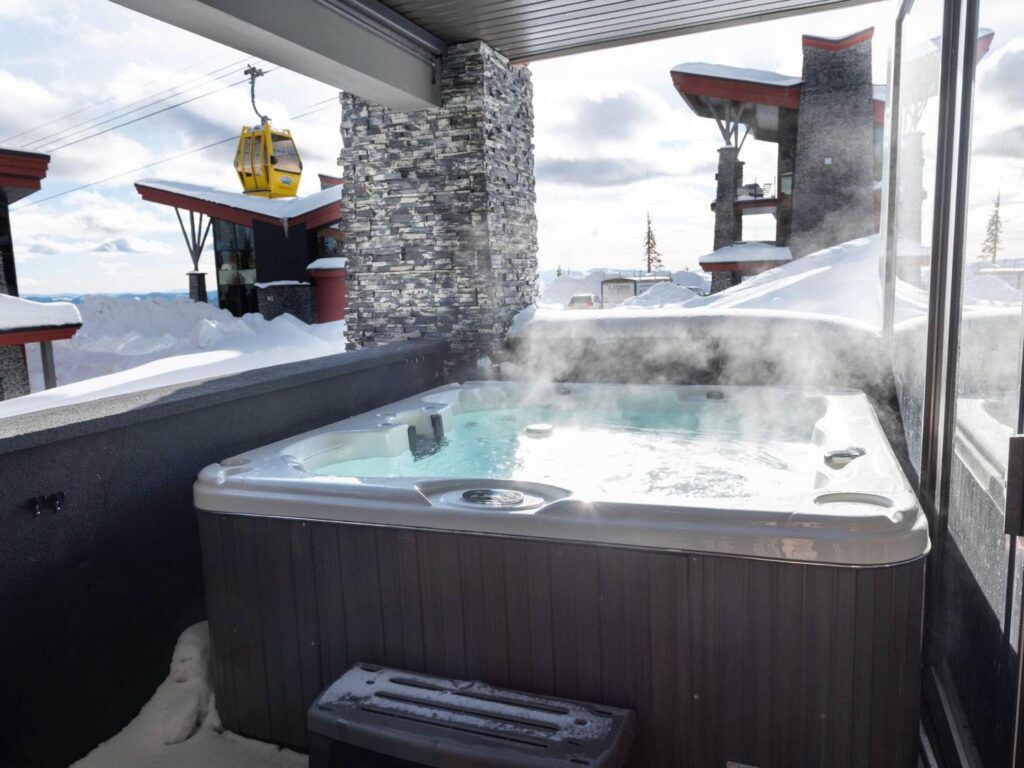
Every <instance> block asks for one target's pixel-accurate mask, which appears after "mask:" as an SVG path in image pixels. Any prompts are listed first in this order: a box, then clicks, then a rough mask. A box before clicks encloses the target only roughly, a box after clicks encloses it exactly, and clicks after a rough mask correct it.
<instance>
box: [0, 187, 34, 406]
mask: <svg viewBox="0 0 1024 768" xmlns="http://www.w3.org/2000/svg"><path fill="white" fill-rule="evenodd" d="M13 254H14V243H13V242H12V240H11V225H10V219H9V217H8V214H7V199H6V196H4V194H3V192H2V191H0V293H9V294H14V295H17V290H16V286H15V285H14V280H13V275H7V274H6V273H5V267H4V264H5V263H9V264H12V265H13V263H14V257H13ZM28 393H29V383H28V365H27V364H26V361H25V347H24V346H22V345H20V344H19V345H17V346H10V347H0V400H4V399H9V398H12V397H19V396H20V395H27V394H28Z"/></svg>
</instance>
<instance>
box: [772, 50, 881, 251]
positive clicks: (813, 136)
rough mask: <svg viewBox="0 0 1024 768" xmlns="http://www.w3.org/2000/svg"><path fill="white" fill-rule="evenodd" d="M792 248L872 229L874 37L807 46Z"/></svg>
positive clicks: (815, 247) (807, 248)
mask: <svg viewBox="0 0 1024 768" xmlns="http://www.w3.org/2000/svg"><path fill="white" fill-rule="evenodd" d="M803 80H804V82H803V85H802V86H801V90H800V113H799V117H798V130H797V141H796V172H795V174H794V177H793V222H792V232H791V235H790V248H791V249H792V251H793V255H794V256H796V257H799V256H806V255H807V254H808V253H813V252H814V251H817V250H820V249H822V248H828V247H829V246H832V245H836V244H837V243H844V242H846V241H847V240H851V239H853V238H855V237H864V236H865V235H870V234H871V233H872V232H874V231H875V197H874V158H875V112H874V103H873V100H872V99H873V90H872V85H871V40H870V39H868V40H864V41H863V42H859V43H856V44H854V45H852V46H850V47H848V48H845V49H842V50H837V51H832V50H823V49H821V48H815V47H812V46H809V45H808V44H807V43H805V45H804V65H803Z"/></svg>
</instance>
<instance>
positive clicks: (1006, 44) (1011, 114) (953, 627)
mask: <svg viewBox="0 0 1024 768" xmlns="http://www.w3.org/2000/svg"><path fill="white" fill-rule="evenodd" d="M980 7H981V17H980V26H981V30H980V32H979V37H978V57H977V72H976V77H975V80H974V84H975V91H974V109H973V116H972V126H971V148H970V155H969V168H968V176H967V218H966V228H965V242H964V249H963V273H962V285H963V288H962V307H961V311H960V316H959V318H954V322H957V321H959V324H960V347H959V352H958V358H957V369H956V372H957V376H956V390H955V398H956V400H955V417H956V421H955V428H954V432H953V446H952V455H951V457H950V461H951V466H950V473H949V479H950V490H949V503H948V508H947V510H946V516H947V529H946V536H945V539H944V540H943V552H942V560H943V568H942V573H941V594H942V599H941V605H942V609H941V615H940V617H939V619H938V621H937V622H936V623H935V625H936V627H938V628H940V630H941V637H940V638H939V642H940V648H942V655H943V661H944V663H945V666H946V668H947V669H948V670H949V675H950V680H951V682H952V684H953V685H954V686H955V688H956V691H957V694H958V696H959V698H960V700H961V701H962V702H963V703H964V708H965V711H966V714H967V719H968V722H969V724H970V727H971V730H972V732H973V734H974V737H975V741H976V742H977V744H978V749H979V751H980V752H981V755H982V762H983V764H984V765H1010V764H1011V748H1012V727H1013V712H1014V696H1015V693H1016V679H1017V672H1016V659H1017V645H1018V641H1019V622H1020V600H1019V598H1020V595H1021V584H1022V581H1021V564H1022V563H1024V557H1022V555H1021V553H1020V552H1017V551H1016V550H1017V548H1018V544H1017V542H1016V541H1015V540H1013V539H1010V538H1008V537H1007V536H1005V535H1004V534H1003V509H1004V504H1005V490H1004V488H1005V479H1006V471H1007V470H1006V463H1007V452H1008V447H1009V443H1008V441H1009V438H1010V435H1011V434H1013V433H1015V432H1017V428H1018V410H1019V403H1020V374H1021V371H1020V367H1021V339H1022V337H1024V333H1022V323H1021V292H1020V286H1021V276H1022V275H1024V260H1022V259H1021V258H1020V257H1021V256H1022V255H1024V251H1022V250H1021V247H1022V246H1024V218H1022V217H1021V216H1020V213H1021V212H1022V206H1024V184H1022V182H1024V157H1022V151H1021V150H1022V143H1021V139H1020V137H1021V136H1022V135H1024V111H1022V110H1024V82H1022V80H1021V77H1020V72H1021V66H1022V65H1024V19H1022V18H1021V16H1020V4H1019V0H984V1H983V2H982V3H981V6H980ZM986 27H987V28H986Z"/></svg>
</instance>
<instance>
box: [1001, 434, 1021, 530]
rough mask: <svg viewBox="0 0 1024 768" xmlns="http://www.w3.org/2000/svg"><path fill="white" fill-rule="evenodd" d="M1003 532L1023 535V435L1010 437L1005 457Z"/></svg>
mask: <svg viewBox="0 0 1024 768" xmlns="http://www.w3.org/2000/svg"><path fill="white" fill-rule="evenodd" d="M1003 520H1004V522H1003V532H1004V533H1006V534H1009V535H1011V536H1022V535H1024V435H1014V436H1013V437H1011V438H1010V450H1009V452H1008V454H1007V459H1006V510H1005V514H1004V516H1003Z"/></svg>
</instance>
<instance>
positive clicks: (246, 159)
mask: <svg viewBox="0 0 1024 768" xmlns="http://www.w3.org/2000/svg"><path fill="white" fill-rule="evenodd" d="M251 156H252V137H251V136H246V137H245V139H244V140H243V142H242V172H243V173H250V174H251V173H252V162H251V160H250V157H251Z"/></svg>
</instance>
